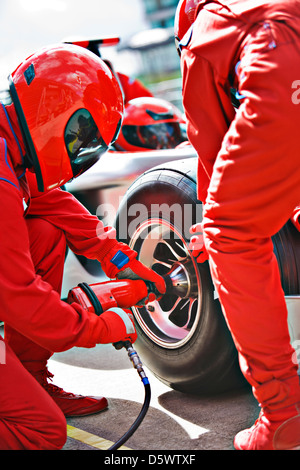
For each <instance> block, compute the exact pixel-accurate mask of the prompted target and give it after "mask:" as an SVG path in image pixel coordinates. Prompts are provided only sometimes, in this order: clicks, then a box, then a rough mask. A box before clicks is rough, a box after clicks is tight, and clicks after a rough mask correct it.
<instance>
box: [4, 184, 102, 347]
mask: <svg viewBox="0 0 300 470" xmlns="http://www.w3.org/2000/svg"><path fill="white" fill-rule="evenodd" d="M0 198H1V205H2V210H1V231H0V246H1V257H0V282H1V289H0V305H1V319H2V320H3V321H4V322H6V323H7V324H9V325H10V326H12V327H13V328H15V329H16V330H17V331H19V332H20V333H22V334H23V335H25V336H27V337H28V338H30V339H31V340H32V341H34V342H36V343H37V344H40V345H41V346H43V347H45V348H47V349H49V350H51V351H64V350H66V349H69V348H71V347H73V346H77V345H79V344H80V345H81V346H84V345H85V341H88V337H89V335H90V332H91V328H92V323H91V319H90V316H89V314H88V312H86V311H84V310H83V309H82V308H81V307H80V306H79V305H76V304H73V305H72V306H71V305H68V304H66V303H65V302H62V301H61V300H60V297H59V295H58V293H57V292H55V291H54V290H52V288H51V286H50V285H49V284H48V283H46V282H44V281H43V280H42V279H41V277H40V276H38V275H36V273H35V269H34V265H33V262H32V259H31V255H30V245H29V238H28V232H27V226H26V222H25V220H24V217H23V204H22V198H21V195H20V192H19V191H18V189H17V188H14V187H13V186H12V185H10V184H8V183H7V182H4V181H0ZM97 318H98V317H97Z"/></svg>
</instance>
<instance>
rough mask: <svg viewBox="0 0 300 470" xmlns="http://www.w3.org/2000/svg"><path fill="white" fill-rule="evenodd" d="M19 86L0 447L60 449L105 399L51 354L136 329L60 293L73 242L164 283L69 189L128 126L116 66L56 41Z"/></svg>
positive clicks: (12, 145)
mask: <svg viewBox="0 0 300 470" xmlns="http://www.w3.org/2000/svg"><path fill="white" fill-rule="evenodd" d="M9 84H10V96H11V103H6V105H4V104H3V103H0V136H1V137H0V197H1V235H0V246H1V267H0V281H1V289H0V305H1V319H2V320H4V322H5V336H4V338H5V339H4V340H3V338H1V337H0V343H1V344H0V351H1V357H0V359H1V361H0V382H1V387H0V403H1V410H0V449H2V450H3V449H48V450H50V449H59V448H61V447H62V446H63V445H64V443H65V440H66V422H65V416H80V415H87V414H91V413H95V412H98V411H101V410H103V409H105V408H107V400H106V398H104V397H84V396H80V395H74V394H72V393H67V392H65V391H64V390H62V389H61V388H58V387H56V386H55V385H53V384H51V383H49V382H48V378H49V377H51V374H49V372H48V370H47V360H48V359H49V357H50V356H51V354H52V352H59V351H64V350H67V349H70V348H72V347H73V346H80V347H88V348H89V347H93V346H95V345H96V344H97V343H113V342H117V341H123V340H125V339H126V338H127V339H130V340H131V342H134V341H135V339H136V332H135V328H134V325H133V323H132V322H131V319H130V318H129V316H127V315H126V313H125V312H122V311H121V312H120V309H118V310H116V311H113V310H112V311H108V312H104V313H103V314H102V315H101V316H100V317H98V316H96V315H95V314H92V313H89V312H87V311H85V310H83V309H82V308H81V307H80V306H79V304H72V305H69V304H66V303H65V302H62V301H61V299H60V289H61V284H62V275H63V267H64V259H65V251H66V245H68V246H69V247H70V248H71V249H72V250H73V251H74V252H75V253H77V254H80V255H84V256H86V257H89V258H92V259H97V260H99V261H100V262H101V265H102V268H103V270H104V272H105V273H106V274H107V276H108V277H111V278H114V277H118V276H120V277H121V276H125V274H124V273H123V274H122V273H121V272H122V271H124V270H125V269H126V275H127V274H128V273H129V275H133V276H135V277H141V278H143V279H148V280H152V281H153V282H155V283H156V286H157V288H158V289H159V290H161V291H163V290H164V286H163V285H160V284H159V281H160V280H161V278H160V277H159V276H158V275H156V274H155V273H154V272H153V271H152V270H150V269H148V268H147V267H145V266H144V265H142V264H141V263H140V262H139V261H138V260H137V259H136V253H135V252H134V251H132V250H131V249H129V247H128V246H127V245H124V244H122V243H119V242H117V240H116V237H115V231H114V229H112V228H110V227H104V226H103V224H102V223H101V222H99V220H98V218H97V217H95V216H93V215H91V214H90V213H89V212H88V211H87V210H86V209H85V208H84V207H83V206H82V205H81V204H80V203H79V202H78V201H77V200H76V199H75V198H74V197H73V196H72V195H71V194H69V193H67V192H66V191H63V190H62V189H60V188H59V186H61V185H63V184H64V183H66V182H67V181H69V180H70V179H72V178H73V177H77V176H78V175H80V174H81V173H82V172H84V171H85V170H87V169H88V168H89V167H91V166H92V165H93V164H94V163H95V162H96V161H97V160H98V159H99V158H100V156H101V155H102V154H103V153H104V152H105V151H106V150H107V148H108V146H109V145H110V144H111V143H112V142H114V140H115V139H116V138H117V136H118V132H119V129H120V126H121V122H122V116H123V99H122V94H121V91H120V87H119V85H118V83H117V81H116V79H115V77H114V76H113V74H112V73H111V71H110V69H109V68H108V67H107V66H106V65H105V64H104V62H103V61H102V60H101V59H100V58H98V57H96V56H95V55H94V54H92V53H91V52H89V51H86V50H85V49H83V48H81V47H78V46H73V45H58V46H54V47H49V48H44V49H42V50H41V51H39V52H37V53H35V54H33V55H31V56H30V57H29V58H27V59H26V60H25V61H24V62H23V63H22V64H21V65H20V66H19V67H18V68H17V69H16V70H15V71H14V72H13V73H12V74H11V75H10V77H9ZM26 175H28V179H27V177H26ZM28 181H30V185H29V184H28ZM29 187H31V189H32V192H31V193H30V190H29ZM157 282H158V284H157Z"/></svg>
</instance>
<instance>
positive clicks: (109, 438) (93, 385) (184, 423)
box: [49, 345, 259, 452]
mask: <svg viewBox="0 0 300 470" xmlns="http://www.w3.org/2000/svg"><path fill="white" fill-rule="evenodd" d="M141 359H142V358H141ZM49 370H50V371H51V372H52V373H54V381H53V383H55V384H56V385H58V386H61V387H63V388H64V389H65V390H67V391H71V392H73V393H79V394H89V395H102V396H103V395H104V396H106V397H107V399H108V401H109V409H108V410H107V411H104V412H102V413H99V414H96V415H92V416H87V417H81V418H68V419H67V425H68V439H67V442H66V444H65V446H64V448H63V450H97V449H100V450H102V451H103V450H107V449H109V447H110V446H111V445H112V443H114V442H116V441H117V440H118V439H119V438H120V437H121V436H122V435H123V434H124V433H125V432H126V431H127V430H128V429H129V427H130V426H131V424H132V423H133V422H134V420H135V419H136V417H137V416H138V414H139V412H140V410H141V407H142V404H143V401H144V386H143V384H142V382H141V380H140V378H139V376H138V374H137V372H136V370H135V369H134V368H133V366H132V364H131V362H130V360H129V358H128V356H127V352H126V351H125V350H124V349H122V350H121V351H116V350H115V349H114V348H113V346H111V345H98V346H97V347H96V348H93V349H84V348H73V349H72V350H69V351H66V352H64V353H58V354H54V356H53V357H52V358H51V360H50V361H49ZM145 370H146V373H147V375H148V377H149V380H150V384H151V392H152V393H151V396H152V398H151V403H150V407H149V410H148V413H147V415H146V417H145V419H144V421H143V423H142V424H141V426H140V427H139V429H138V431H137V432H136V433H135V434H134V435H133V436H132V437H131V438H130V439H129V440H128V441H127V442H126V443H125V444H124V446H125V447H126V449H129V450H134V451H135V450H146V451H149V450H156V451H159V450H161V451H166V450H173V451H174V450H178V451H181V452H182V451H184V450H186V451H199V450H233V445H232V440H233V437H234V435H235V434H236V433H237V432H238V431H240V430H241V429H244V428H245V427H249V426H251V425H252V424H253V422H254V421H255V419H256V418H257V416H258V414H259V408H258V405H257V403H256V401H255V400H254V398H253V396H252V393H251V390H250V389H248V388H247V389H243V390H238V391H232V392H228V393H225V394H224V393H223V394H220V395H215V396H201V397H198V396H191V395H188V394H183V393H180V392H176V391H174V390H172V389H170V388H169V387H167V386H165V385H164V384H162V383H161V382H160V381H158V380H157V379H156V378H155V377H154V376H153V375H152V374H151V373H150V372H149V371H148V370H147V368H145ZM123 449H124V448H123ZM120 450H122V448H121V449H120Z"/></svg>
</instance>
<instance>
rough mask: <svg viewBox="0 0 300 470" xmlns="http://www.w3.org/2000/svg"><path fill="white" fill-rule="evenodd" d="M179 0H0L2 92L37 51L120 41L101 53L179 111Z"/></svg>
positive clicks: (0, 73)
mask: <svg viewBox="0 0 300 470" xmlns="http://www.w3.org/2000/svg"><path fill="white" fill-rule="evenodd" d="M177 3H178V0H84V1H82V0H0V35H1V41H0V43H1V46H0V89H5V88H6V87H7V76H8V74H9V73H10V72H11V71H12V70H14V68H15V67H16V66H17V65H18V64H19V63H20V62H21V61H22V60H23V59H24V58H26V57H27V56H28V55H29V54H31V53H32V52H34V51H35V50H36V49H38V48H40V47H42V46H45V45H49V44H53V43H57V42H61V41H63V40H70V39H74V38H76V39H96V38H102V37H108V36H118V37H120V43H119V44H118V45H117V46H113V47H102V48H101V50H100V52H101V55H102V57H103V58H106V59H109V60H111V61H112V63H113V65H114V68H115V70H117V71H119V72H122V73H125V74H127V75H130V76H132V77H137V78H139V79H140V80H141V81H142V82H143V83H144V84H145V85H146V86H147V87H149V88H150V89H151V91H152V92H153V93H154V95H155V96H157V97H162V98H165V99H167V100H168V101H171V102H173V103H174V104H176V105H177V106H179V107H181V92H180V90H181V79H180V76H181V74H180V64H179V57H178V55H177V52H176V48H175V44H174V33H173V31H174V30H173V28H174V16H175V10H176V6H177Z"/></svg>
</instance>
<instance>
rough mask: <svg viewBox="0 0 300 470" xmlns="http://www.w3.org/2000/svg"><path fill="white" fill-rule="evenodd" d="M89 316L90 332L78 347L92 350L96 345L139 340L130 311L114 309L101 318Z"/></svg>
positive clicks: (92, 314)
mask: <svg viewBox="0 0 300 470" xmlns="http://www.w3.org/2000/svg"><path fill="white" fill-rule="evenodd" d="M87 314H88V316H89V320H90V321H89V330H88V331H87V332H86V333H85V334H84V335H82V337H81V338H80V340H79V342H78V343H77V344H76V346H79V347H85V348H92V347H94V346H96V344H108V343H118V342H119V341H122V342H125V341H130V342H131V343H134V342H135V341H136V339H137V333H136V330H135V326H134V322H133V315H132V314H131V311H130V310H126V311H125V310H122V309H121V308H118V307H114V308H113V309H112V310H108V311H106V312H103V313H102V314H101V315H100V316H99V317H98V316H97V315H95V314H94V313H92V312H87Z"/></svg>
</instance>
